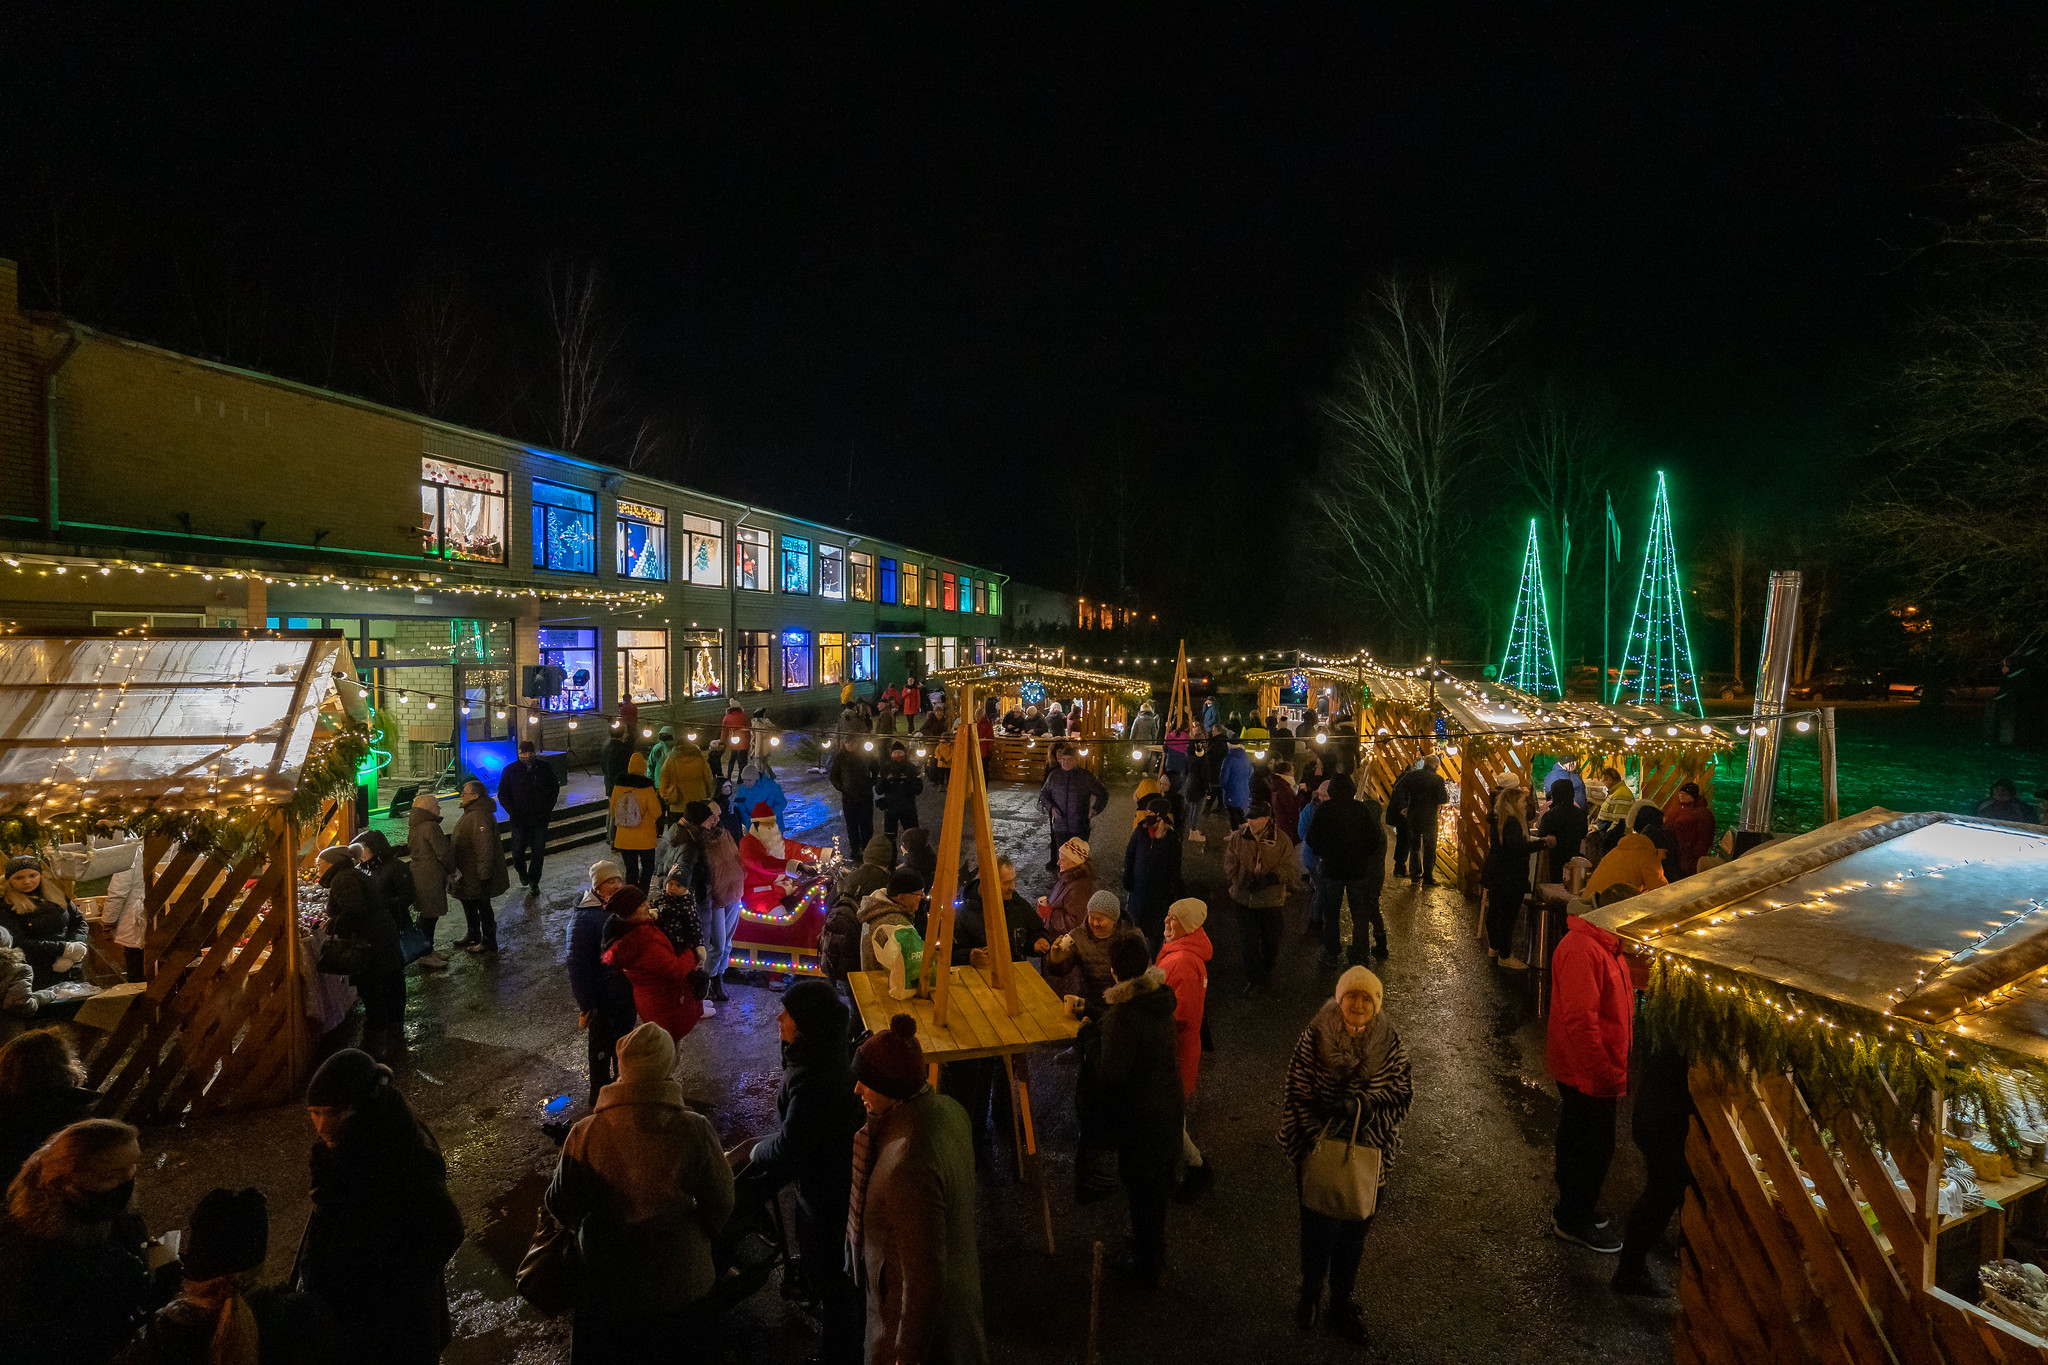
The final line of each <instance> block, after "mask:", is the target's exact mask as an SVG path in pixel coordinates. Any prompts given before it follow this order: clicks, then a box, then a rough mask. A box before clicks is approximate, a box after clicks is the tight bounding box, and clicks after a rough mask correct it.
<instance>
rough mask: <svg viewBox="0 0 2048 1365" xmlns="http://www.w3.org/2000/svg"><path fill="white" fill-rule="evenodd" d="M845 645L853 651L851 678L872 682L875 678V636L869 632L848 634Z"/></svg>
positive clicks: (856, 680) (857, 680)
mask: <svg viewBox="0 0 2048 1365" xmlns="http://www.w3.org/2000/svg"><path fill="white" fill-rule="evenodd" d="M846 639H847V647H848V648H849V649H850V650H851V651H852V653H853V680H854V681H855V682H873V681H874V680H875V637H874V636H873V635H869V634H865V633H863V634H860V635H849V636H847V637H846Z"/></svg>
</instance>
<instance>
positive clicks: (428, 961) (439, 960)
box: [419, 949, 448, 972]
mask: <svg viewBox="0 0 2048 1365" xmlns="http://www.w3.org/2000/svg"><path fill="white" fill-rule="evenodd" d="M419 963H420V966H422V967H425V968H426V969H427V970H428V971H430V972H445V971H447V970H448V959H447V958H445V957H443V956H442V955H441V953H440V951H439V950H438V949H436V950H435V951H434V952H431V953H425V954H422V955H421V957H420V959H419Z"/></svg>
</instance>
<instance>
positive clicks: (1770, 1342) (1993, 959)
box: [1586, 810, 2048, 1365]
mask: <svg viewBox="0 0 2048 1365" xmlns="http://www.w3.org/2000/svg"><path fill="white" fill-rule="evenodd" d="M2044 886H2048V830H2044V829H2042V828H2041V827H2038V826H2031V825H2016V824H2007V823H2002V822H1998V821H1987V820H1978V819H1971V818H1965V817H1961V816H1953V815H1945V814H1941V813H1938V812H1921V813H1917V814H1896V813H1894V812H1891V811H1885V810H1870V811H1865V812H1864V813H1863V814H1861V815H1857V816H1852V817H1850V818H1848V819H1845V820H1839V821H1836V822H1834V823H1833V824H1830V825H1826V826H1823V827H1822V828H1820V829H1817V830H1814V831H1812V832H1810V833H1807V834H1802V835H1799V836H1797V837H1794V838H1791V839H1786V840H1783V841H1781V842H1778V843H1774V844H1768V845H1764V846H1762V847H1760V848H1758V849H1755V850H1753V851H1751V852H1750V853H1748V854H1745V855H1744V856H1742V857H1740V858H1738V859H1736V860H1734V861H1733V862H1730V863H1728V864H1726V865H1725V866H1722V867H1718V868H1714V869H1712V870H1710V871H1707V872H1703V873H1701V874H1699V875H1698V876H1695V877H1690V878H1687V879H1686V880H1684V881H1682V882H1678V883H1674V884H1672V885H1671V886H1668V887H1663V888H1659V889H1658V890H1656V891H1653V892H1650V893H1648V894H1646V895H1642V896H1638V897H1634V898H1631V899H1628V900H1624V901H1620V902H1618V903H1615V904H1613V905H1609V906H1607V907H1605V908H1602V909H1596V910H1590V911H1587V912H1586V914H1587V918H1589V919H1590V920H1592V921H1593V922H1594V923H1596V924H1599V925H1602V926H1604V927H1606V928H1608V929H1611V930H1612V931H1614V932H1615V933H1616V934H1619V935H1620V936H1621V937H1622V938H1623V940H1624V942H1625V943H1627V944H1628V945H1629V946H1630V947H1631V948H1632V949H1633V950H1634V951H1636V952H1637V953H1639V954H1641V955H1643V956H1644V957H1646V958H1648V959H1650V960H1651V961H1652V963H1653V966H1652V970H1651V973H1650V991H1649V995H1648V996H1647V998H1646V1004H1645V1008H1644V1016H1645V1022H1646V1027H1648V1028H1649V1029H1650V1030H1651V1031H1652V1034H1653V1036H1654V1037H1656V1038H1657V1039H1659V1040H1661V1041H1663V1042H1665V1043H1666V1044H1668V1045H1670V1046H1673V1047H1675V1048H1677V1049H1678V1050H1679V1051H1681V1052H1682V1054H1683V1055H1684V1056H1685V1057H1686V1058H1688V1059H1689V1060H1690V1062H1691V1070H1690V1087H1691V1091H1692V1096H1693V1099H1694V1102H1695V1104H1696V1105H1697V1108H1698V1114H1697V1117H1696V1118H1695V1119H1694V1120H1693V1121H1692V1126H1691V1132H1690V1135H1689V1137H1688V1139H1687V1142H1686V1156H1687V1159H1688V1162H1689V1164H1690V1166H1691V1169H1692V1173H1693V1177H1694V1179H1695V1181H1696V1182H1697V1183H1696V1187H1695V1188H1694V1189H1692V1190H1690V1191H1689V1192H1688V1193H1687V1195H1686V1199H1685V1205H1684V1208H1683V1211H1682V1213H1681V1225H1682V1228H1683V1231H1684V1234H1685V1246H1684V1250H1683V1252H1682V1253H1681V1256H1680V1280H1679V1303H1680V1315H1679V1322H1678V1339H1677V1352H1676V1358H1677V1359H1678V1360H1679V1361H1680V1362H1681V1363H1682V1365H1691V1362H1708V1361H1747V1360H1770V1361H1773V1362H1785V1365H1792V1363H1793V1362H1802V1361H1841V1362H1848V1361H1856V1362H1862V1361H1898V1362H1902V1363H1903V1362H1912V1363H1914V1365H1965V1362H1967V1363H1968V1365H1989V1363H1991V1362H1998V1363H1999V1365H2017V1362H2022V1361H2024V1362H2033V1363H2035V1365H2039V1363H2040V1362H2048V1278H2043V1277H2042V1276H2041V1275H2040V1272H2039V1270H2038V1269H2036V1270H2034V1271H2033V1272H2031V1273H2029V1272H2028V1271H2026V1270H2025V1269H2024V1268H2023V1267H2022V1266H2021V1265H2019V1264H2017V1263H2016V1262H2014V1261H2012V1260H2007V1259H2002V1258H2005V1257H2009V1256H2014V1255H2018V1256H2023V1257H2024V1258H2025V1259H2026V1260H2028V1261H2031V1262H2033V1263H2034V1264H2035V1265H2036V1266H2039V1265H2040V1264H2041V1263H2042V1262H2044V1261H2048V1207H2044V1205H2048V1195H2044V1193H2043V1191H2044V1190H2048V1161H2044V1159H2043V1157H2044V1144H2048V1133H2044V1132H2043V1131H2042V1130H2043V1129H2044V1128H2048V1108H2044V1104H2043V1101H2044V1098H2048V915H2044V914H2043V913H2042V912H2043V910H2044V903H2043V900H2042V888H2043V887H2044ZM1987 1263H1989V1264H1987Z"/></svg>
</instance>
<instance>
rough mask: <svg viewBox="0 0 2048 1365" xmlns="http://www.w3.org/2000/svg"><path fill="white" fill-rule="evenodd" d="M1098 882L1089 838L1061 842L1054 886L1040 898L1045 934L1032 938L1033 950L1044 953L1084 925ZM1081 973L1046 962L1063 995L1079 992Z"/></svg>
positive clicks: (1050, 977)
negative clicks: (1041, 937) (1089, 848)
mask: <svg viewBox="0 0 2048 1365" xmlns="http://www.w3.org/2000/svg"><path fill="white" fill-rule="evenodd" d="M1095 886H1096V881H1095V864H1094V863H1093V862H1091V861H1090V860H1089V857H1088V841H1087V840H1086V839H1069V840H1067V842H1066V843H1064V844H1062V845H1061V846H1060V856H1059V871H1058V872H1057V873H1056V874H1054V876H1053V882H1052V890H1050V891H1048V892H1047V893H1046V894H1045V895H1043V896H1040V897H1039V898H1038V906H1037V909H1038V921H1039V923H1040V924H1042V925H1043V926H1044V932H1045V937H1044V938H1043V939H1034V940H1033V947H1032V951H1033V952H1035V953H1039V954H1041V955H1043V954H1044V953H1045V951H1046V945H1047V944H1048V943H1049V942H1051V941H1056V940H1057V939H1059V938H1060V936H1061V935H1063V934H1072V933H1076V932H1078V931H1080V930H1081V929H1082V928H1083V926H1084V924H1085V922H1086V920H1087V917H1088V902H1089V901H1090V900H1092V899H1093V898H1094V896H1095ZM1078 977H1079V973H1078V972H1077V971H1076V970H1075V969H1074V968H1072V967H1068V968H1067V969H1065V970H1061V969H1059V968H1056V967H1054V966H1053V965H1052V964H1051V963H1047V964H1046V979H1047V981H1048V982H1049V983H1050V984H1051V985H1052V988H1053V989H1054V990H1055V991H1058V992H1059V993H1060V994H1061V995H1073V994H1075V993H1076V991H1077V989H1078V987H1079V985H1080V982H1079V980H1078Z"/></svg>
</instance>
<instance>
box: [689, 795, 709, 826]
mask: <svg viewBox="0 0 2048 1365" xmlns="http://www.w3.org/2000/svg"><path fill="white" fill-rule="evenodd" d="M683 818H684V819H685V820H688V821H689V822H690V823H691V824H693V825H700V826H701V825H702V824H703V823H704V822H705V821H706V820H709V819H710V818H711V803H710V802H709V801H691V802H688V803H687V804H685V805H684V806H683Z"/></svg>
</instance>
